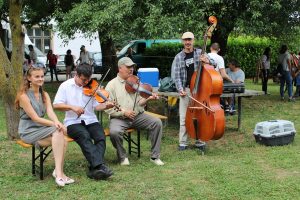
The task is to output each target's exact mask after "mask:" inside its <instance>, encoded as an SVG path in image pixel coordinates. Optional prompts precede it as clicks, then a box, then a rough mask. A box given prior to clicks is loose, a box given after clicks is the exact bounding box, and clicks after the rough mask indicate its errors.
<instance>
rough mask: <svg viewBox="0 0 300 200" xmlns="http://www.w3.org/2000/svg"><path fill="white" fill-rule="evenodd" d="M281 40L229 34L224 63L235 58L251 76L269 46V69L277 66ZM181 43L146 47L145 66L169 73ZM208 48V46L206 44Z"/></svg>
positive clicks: (163, 74)
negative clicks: (270, 55)
mask: <svg viewBox="0 0 300 200" xmlns="http://www.w3.org/2000/svg"><path fill="white" fill-rule="evenodd" d="M281 44H282V42H280V41H279V40H276V39H268V38H259V37H251V36H238V37H235V36H231V37H230V38H229V40H228V46H227V54H226V55H225V56H224V60H225V64H227V63H228V61H229V60H230V59H233V58H234V59H236V60H238V61H239V62H240V65H241V68H242V69H243V71H244V72H245V73H246V77H247V78H249V77H253V76H255V73H256V63H257V61H258V59H259V58H260V57H261V55H262V54H263V52H264V49H265V48H266V47H268V46H269V47H271V51H272V52H271V54H272V57H271V71H272V70H274V69H275V68H276V66H277V57H278V52H279V48H280V46H281ZM288 45H289V46H291V48H292V49H290V52H294V53H295V52H297V51H299V49H297V45H295V44H294V45H292V44H291V45H290V44H288ZM195 46H196V47H201V46H202V44H201V43H200V42H199V41H196V43H195ZM182 48H183V46H182V44H168V43H161V44H156V45H153V46H151V48H147V49H146V52H145V62H146V64H147V65H146V66H147V67H157V68H158V69H159V73H160V77H161V78H163V77H166V76H170V75H171V65H172V61H173V59H174V57H175V55H176V54H177V53H179V52H180V51H181V50H182ZM207 50H209V46H207Z"/></svg>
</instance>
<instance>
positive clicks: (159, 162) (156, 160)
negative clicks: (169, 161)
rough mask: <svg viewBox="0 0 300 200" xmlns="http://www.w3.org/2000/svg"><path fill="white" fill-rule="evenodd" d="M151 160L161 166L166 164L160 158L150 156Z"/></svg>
mask: <svg viewBox="0 0 300 200" xmlns="http://www.w3.org/2000/svg"><path fill="white" fill-rule="evenodd" d="M150 161H151V162H153V163H154V164H156V165H159V166H162V165H164V164H165V163H163V161H161V160H160V159H159V158H155V159H153V158H150Z"/></svg>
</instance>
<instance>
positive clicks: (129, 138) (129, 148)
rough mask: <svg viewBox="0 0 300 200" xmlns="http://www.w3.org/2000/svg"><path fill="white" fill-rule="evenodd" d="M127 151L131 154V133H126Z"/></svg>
mask: <svg viewBox="0 0 300 200" xmlns="http://www.w3.org/2000/svg"><path fill="white" fill-rule="evenodd" d="M128 153H129V155H131V133H129V134H128Z"/></svg>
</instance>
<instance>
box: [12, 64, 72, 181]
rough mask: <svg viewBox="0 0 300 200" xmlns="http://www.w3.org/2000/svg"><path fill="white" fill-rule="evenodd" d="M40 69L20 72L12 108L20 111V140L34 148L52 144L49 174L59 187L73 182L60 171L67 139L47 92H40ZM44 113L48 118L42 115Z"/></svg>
mask: <svg viewBox="0 0 300 200" xmlns="http://www.w3.org/2000/svg"><path fill="white" fill-rule="evenodd" d="M43 84H44V71H43V69H42V68H36V67H30V68H29V69H28V70H27V72H26V73H25V75H24V81H23V83H22V85H21V88H20V90H19V91H18V93H17V97H16V100H15V105H16V108H17V109H19V110H20V122H19V129H18V132H19V134H20V137H21V139H22V140H23V141H24V142H26V143H29V144H33V145H35V146H37V147H38V148H39V147H40V146H41V147H47V146H49V145H51V144H52V150H53V155H54V160H55V169H54V171H53V174H52V175H53V177H55V182H56V183H57V185H59V186H64V185H65V184H71V183H74V180H73V179H71V178H69V177H67V176H66V175H65V174H64V172H63V165H64V155H65V152H66V148H67V141H66V139H65V137H64V134H65V133H66V128H65V126H64V125H63V124H62V123H60V122H59V121H58V119H57V116H56V115H55V113H54V111H53V108H52V105H51V100H50V97H49V95H48V93H47V92H45V91H43V89H42V86H43ZM46 113H47V116H48V118H49V119H45V118H44V116H45V114H46Z"/></svg>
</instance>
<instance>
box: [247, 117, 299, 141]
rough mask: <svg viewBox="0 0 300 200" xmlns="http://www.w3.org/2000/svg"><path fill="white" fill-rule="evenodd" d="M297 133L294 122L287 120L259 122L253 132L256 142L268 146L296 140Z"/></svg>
mask: <svg viewBox="0 0 300 200" xmlns="http://www.w3.org/2000/svg"><path fill="white" fill-rule="evenodd" d="M295 134H296V130H295V128H294V123H293V122H290V121H287V120H269V121H264V122H259V123H257V124H256V126H255V130H254V132H253V135H254V137H255V140H256V142H257V143H260V144H264V145H266V146H277V145H286V144H290V143H291V142H293V141H294V137H295Z"/></svg>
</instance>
